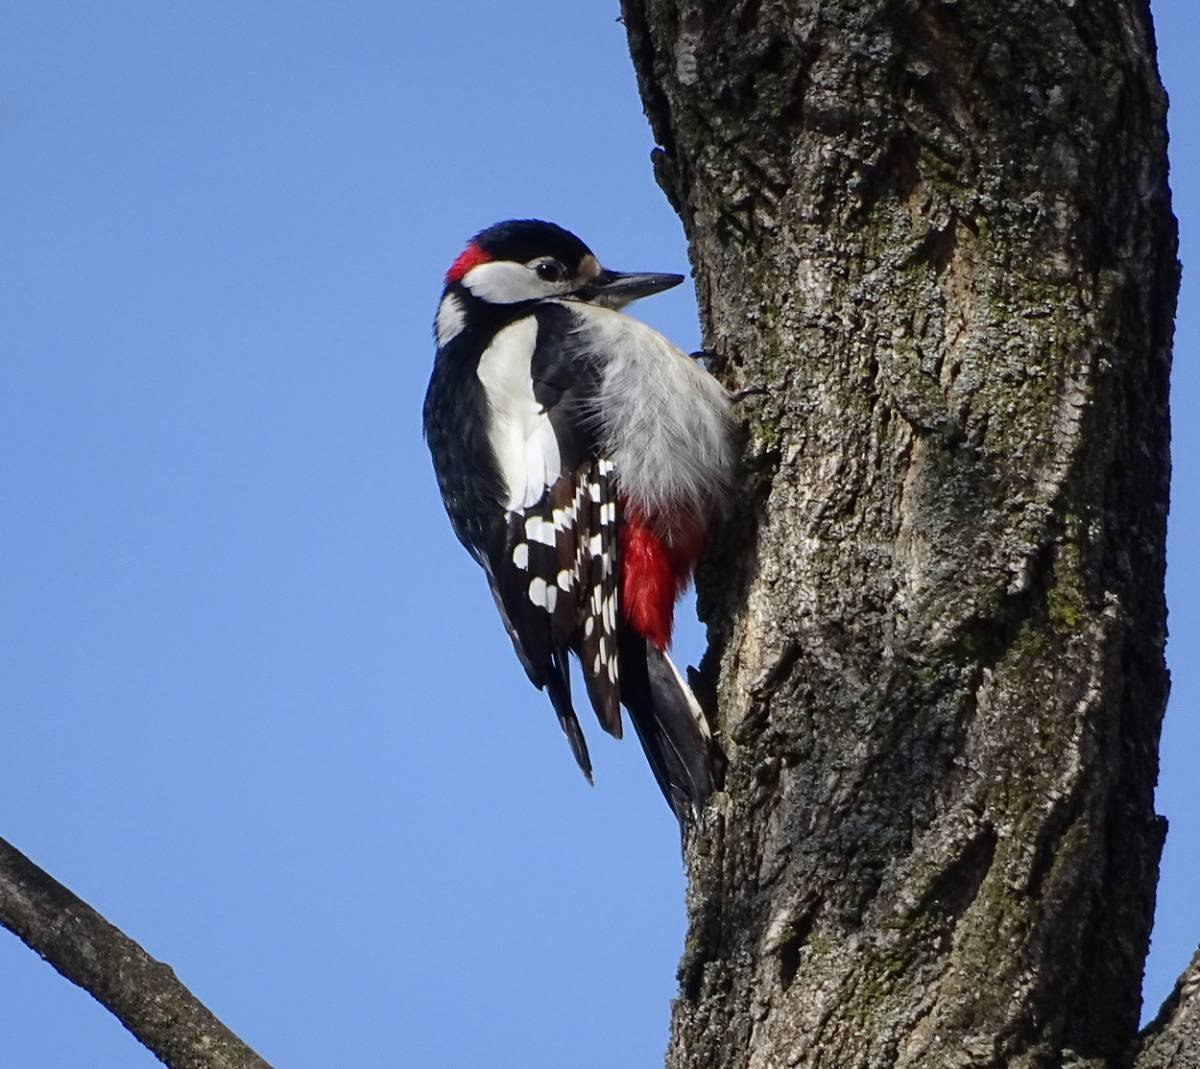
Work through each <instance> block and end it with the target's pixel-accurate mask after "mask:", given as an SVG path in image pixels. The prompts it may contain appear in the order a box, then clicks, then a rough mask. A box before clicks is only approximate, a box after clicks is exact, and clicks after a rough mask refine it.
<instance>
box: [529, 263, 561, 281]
mask: <svg viewBox="0 0 1200 1069" xmlns="http://www.w3.org/2000/svg"><path fill="white" fill-rule="evenodd" d="M534 270H535V271H536V272H537V277H538V278H540V279H541V280H542V281H543V282H561V281H562V280H563V279H564V278H566V277H567V269H566V268H565V267H563V265H562V264H560V263H559V262H558V261H557V260H543V261H542V262H541V263H539V264H538V265H537V266H536V267H535V268H534Z"/></svg>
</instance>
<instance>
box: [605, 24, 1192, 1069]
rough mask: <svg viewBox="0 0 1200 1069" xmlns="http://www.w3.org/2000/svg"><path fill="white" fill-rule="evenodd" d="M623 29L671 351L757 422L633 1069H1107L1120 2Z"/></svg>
mask: <svg viewBox="0 0 1200 1069" xmlns="http://www.w3.org/2000/svg"><path fill="white" fill-rule="evenodd" d="M622 7H623V13H624V19H625V23H626V27H627V30H628V33H629V39H630V44H631V50H632V54H633V58H634V63H635V66H636V68H637V73H638V79H639V85H640V88H641V92H642V98H643V100H644V102H645V106H646V110H647V113H648V115H649V117H650V121H651V124H652V126H653V129H654V133H655V137H656V139H657V141H658V144H659V145H660V146H661V148H660V149H658V150H656V152H655V163H656V171H657V174H658V178H659V181H660V184H661V185H662V186H663V188H664V190H665V191H666V193H667V196H668V197H669V198H670V200H671V202H672V204H673V205H674V206H675V208H676V209H677V210H678V212H679V213H680V215H681V217H682V219H683V222H684V226H685V228H686V230H687V234H688V237H689V239H690V242H691V250H692V256H693V264H694V268H695V273H696V280H697V289H698V293H699V300H700V308H701V315H702V319H703V325H704V329H705V332H706V344H707V348H708V349H709V350H711V351H712V352H714V353H715V354H717V356H718V358H719V359H723V360H724V371H723V374H724V376H725V380H726V382H727V383H728V384H729V385H730V386H731V387H735V388H746V387H761V388H762V391H763V392H761V393H755V394H751V395H749V396H746V397H745V398H744V399H743V400H742V401H741V403H740V407H741V409H742V415H743V416H744V417H745V421H746V429H747V433H746V449H745V465H746V479H745V496H744V499H743V500H742V501H741V503H740V506H739V508H738V510H737V513H736V517H735V521H734V522H731V523H730V524H729V525H728V530H727V532H726V535H725V537H724V541H723V542H722V543H721V544H719V545H718V546H716V547H715V548H714V551H713V554H712V558H711V560H710V562H709V564H708V566H707V567H706V568H705V569H704V570H703V571H702V574H701V577H700V583H699V589H700V606H701V614H702V616H703V617H704V618H705V619H706V620H707V621H708V623H709V625H710V637H711V639H712V647H711V649H710V651H709V655H708V657H707V658H706V661H705V665H704V674H705V675H707V676H708V677H710V678H711V679H712V682H713V686H714V687H715V691H716V704H717V707H718V710H719V712H718V718H719V722H720V727H721V730H722V737H723V744H724V746H725V748H726V751H727V754H728V757H729V770H728V775H727V780H726V789H725V792H724V793H723V794H722V795H719V796H718V798H717V799H716V802H715V803H714V805H713V806H712V807H710V811H709V814H708V815H707V817H706V819H705V822H704V824H703V826H702V827H701V828H699V829H698V831H697V832H696V833H695V834H694V835H693V836H692V838H691V840H690V842H689V845H688V859H689V865H690V886H689V892H688V906H689V914H690V931H689V935H688V940H687V947H686V951H685V954H684V958H683V961H682V963H681V966H680V994H679V998H678V1000H677V1001H676V1003H675V1009H674V1019H673V1024H672V1037H671V1045H670V1050H669V1054H668V1058H667V1062H668V1065H669V1066H672V1067H674V1069H684V1067H687V1069H701V1067H703V1069H716V1067H732V1066H748V1067H755V1069H776V1067H780V1069H781V1067H784V1066H856V1067H857V1066H892V1065H901V1066H942V1065H946V1066H951V1065H952V1066H1043V1065H1044V1066H1059V1065H1081V1064H1093V1065H1097V1066H1100V1065H1105V1066H1107V1065H1113V1066H1116V1065H1122V1064H1127V1063H1128V1061H1129V1060H1130V1059H1132V1058H1134V1057H1135V1054H1136V1044H1137V1036H1136V1033H1137V1023H1138V1012H1139V1006H1140V986H1141V975H1142V962H1143V958H1144V956H1145V952H1146V948H1147V941H1148V935H1149V929H1150V922H1151V918H1152V914H1153V908H1154V888H1155V880H1156V875H1157V865H1158V856H1159V849H1160V846H1161V843H1162V837H1163V833H1164V825H1163V822H1162V821H1161V820H1160V819H1158V818H1156V816H1155V814H1154V808H1153V790H1154V783H1155V778H1156V774H1157V745H1158V737H1159V724H1160V720H1161V717H1162V712H1163V707H1164V703H1165V700H1166V695H1167V673H1166V668H1165V664H1164V660H1163V647H1164V641H1165V635H1166V627H1165V620H1166V609H1165V603H1164V598H1163V562H1164V533H1165V520H1166V509H1167V493H1168V475H1169V459H1168V413H1167V384H1168V371H1169V361H1170V345H1171V323H1172V316H1173V311H1174V303H1175V296H1176V291H1177V285H1178V265H1177V262H1176V234H1175V222H1174V219H1173V217H1172V215H1171V210H1170V199H1169V193H1168V189H1167V182H1166V173H1167V162H1166V131H1165V107H1166V103H1165V98H1164V94H1163V92H1162V89H1161V87H1160V84H1159V81H1158V77H1157V73H1156V69H1155V64H1154V46H1153V36H1152V29H1151V25H1150V16H1149V11H1148V8H1147V4H1146V2H1145V0H908V2H903V0H890V2H889V0H740V2H729V3H715V2H707V0H623V4H622ZM1192 986H1193V987H1195V986H1198V985H1192ZM1183 1002H1184V1003H1185V1004H1186V1003H1187V998H1186V995H1185V997H1184V999H1183ZM1182 1016H1184V1017H1187V1019H1189V1020H1190V1019H1191V1018H1190V1017H1188V1016H1187V1014H1182ZM1192 1016H1194V1013H1193V1014H1192ZM1172 1019H1174V1018H1172ZM1160 1028H1162V1029H1169V1028H1170V1022H1169V1021H1166V1020H1164V1022H1163V1024H1162V1025H1161V1026H1160ZM1160 1038H1161V1037H1160ZM1152 1047H1155V1044H1154V1043H1147V1045H1146V1047H1145V1049H1146V1050H1147V1051H1149V1050H1150V1049H1151V1048H1152ZM1155 1049H1159V1050H1161V1049H1163V1048H1161V1046H1159V1047H1156V1048H1155ZM1184 1056H1185V1057H1186V1055H1184ZM1192 1056H1193V1057H1197V1056H1198V1055H1196V1053H1195V1052H1194V1051H1193V1054H1192ZM1147 1064H1149V1063H1147ZM1155 1064H1175V1065H1183V1064H1195V1063H1194V1062H1185V1061H1179V1060H1176V1061H1174V1062H1163V1061H1160V1062H1157V1063H1155Z"/></svg>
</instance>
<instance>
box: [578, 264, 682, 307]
mask: <svg viewBox="0 0 1200 1069" xmlns="http://www.w3.org/2000/svg"><path fill="white" fill-rule="evenodd" d="M683 278H684V276H683V275H660V274H650V273H646V272H643V273H640V274H639V273H633V272H629V273H626V272H624V271H601V272H600V274H599V275H597V276H596V279H595V281H593V282H589V283H588V284H587V285H586V286H585V287H584V288H583V289H582V290H580V291H579V296H580V297H581V298H582V299H583V300H585V301H591V302H593V303H595V304H603V305H607V306H608V307H609V308H620V307H621V306H622V305H626V304H628V303H629V302H630V301H636V300H637V299H638V298H639V297H649V296H650V294H652V293H662V291H663V290H669V289H672V288H673V287H675V286H678V285H679V283H681V282H682V281H683Z"/></svg>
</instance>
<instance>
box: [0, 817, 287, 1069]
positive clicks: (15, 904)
mask: <svg viewBox="0 0 1200 1069" xmlns="http://www.w3.org/2000/svg"><path fill="white" fill-rule="evenodd" d="M0 924H2V925H3V926H4V927H5V928H7V929H8V930H9V931H11V932H12V933H13V934H14V935H16V936H17V937H18V938H20V939H21V941H22V942H24V943H25V944H26V946H28V947H29V948H30V949H31V950H33V951H36V952H37V953H38V954H39V955H40V956H41V957H42V958H44V959H45V960H46V961H48V962H49V963H50V964H51V965H53V966H54V968H55V969H57V970H58V971H59V972H60V973H61V974H62V975H63V976H65V977H66V978H67V979H68V980H70V981H71V982H72V983H74V984H78V985H79V986H80V987H82V988H83V989H84V990H85V991H87V992H88V993H89V994H90V995H92V996H93V997H94V998H95V999H96V1000H97V1001H98V1002H100V1003H101V1005H103V1006H105V1007H106V1008H107V1009H109V1010H110V1011H111V1012H112V1013H113V1014H114V1015H116V1017H117V1019H118V1020H119V1021H120V1022H121V1023H122V1024H123V1025H124V1026H125V1027H126V1028H128V1029H129V1031H130V1032H132V1033H133V1034H134V1036H135V1037H137V1039H138V1040H139V1041H141V1042H142V1043H143V1044H145V1046H146V1047H148V1048H149V1049H150V1051H151V1052H152V1053H153V1054H154V1055H155V1056H156V1057H158V1059H159V1060H160V1061H162V1062H163V1063H164V1064H165V1065H169V1066H171V1069H270V1066H268V1064H267V1063H266V1062H265V1061H263V1059H262V1058H260V1057H259V1056H258V1055H257V1054H255V1053H254V1051H252V1050H251V1049H250V1048H249V1047H248V1046H246V1044H245V1043H243V1042H242V1041H241V1040H240V1039H238V1037H237V1036H235V1035H234V1034H233V1033H232V1032H231V1031H229V1029H228V1028H226V1027H225V1025H223V1024H222V1023H221V1022H220V1021H218V1020H217V1018H216V1017H214V1016H213V1014H212V1013H211V1012H210V1011H209V1010H208V1009H207V1007H205V1006H204V1005H203V1004H202V1003H201V1002H200V1001H198V1000H197V999H196V997H195V996H194V995H193V994H192V993H191V992H190V991H189V990H188V989H187V988H186V987H184V986H183V984H181V983H180V982H179V980H178V978H177V977H176V976H175V973H174V972H173V971H172V969H171V967H170V966H169V965H164V964H163V963H162V962H160V961H155V960H154V958H152V957H150V955H149V954H147V953H146V952H145V951H144V950H143V949H142V948H141V947H140V946H138V945H137V943H135V942H134V941H133V940H132V939H130V938H129V937H128V936H126V935H125V934H124V933H123V932H121V931H119V930H118V929H117V928H114V927H113V926H112V925H111V924H109V923H108V921H106V920H105V919H104V918H103V917H102V916H100V914H99V913H97V912H96V911H95V910H94V909H92V908H91V906H89V905H88V904H87V903H86V902H84V901H83V900H82V899H80V898H78V897H77V896H76V895H74V894H72V893H71V892H70V891H68V890H67V888H65V887H64V886H63V885H62V884H60V883H59V882H58V881H57V880H55V879H54V878H53V877H52V876H50V875H48V874H47V873H45V872H43V871H42V870H41V869H40V868H38V866H37V865H35V864H34V863H33V862H32V861H30V860H29V858H27V857H26V856H25V855H24V854H22V853H21V852H20V851H19V850H17V849H16V848H15V847H13V846H12V845H10V844H9V843H7V842H5V841H4V840H3V839H0Z"/></svg>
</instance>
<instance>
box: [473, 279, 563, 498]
mask: <svg viewBox="0 0 1200 1069" xmlns="http://www.w3.org/2000/svg"><path fill="white" fill-rule="evenodd" d="M475 270H478V268H476V269H475ZM537 329H538V328H537V320H536V319H535V318H534V317H533V316H525V317H524V318H522V319H518V320H517V321H516V322H515V323H510V324H509V325H508V326H507V327H505V328H504V329H503V330H501V331H499V332H497V334H496V336H495V337H494V338H493V339H492V343H491V345H489V346H488V347H487V348H486V349H485V350H484V352H483V356H482V357H480V360H479V368H478V370H477V371H476V374H477V375H478V376H479V381H480V382H482V383H483V392H484V393H485V394H486V395H487V399H488V410H489V411H488V417H489V419H488V441H489V442H490V443H491V446H492V452H493V453H494V454H495V457H496V462H497V464H498V465H499V467H500V474H501V476H502V477H503V478H504V484H505V487H506V489H507V490H508V502H507V504H506V506H505V507H506V508H508V509H510V510H512V509H526V508H529V507H530V506H531V505H533V504H535V503H536V502H537V501H538V499H539V498H540V497H541V496H542V494H544V493H545V492H546V488H547V487H548V486H550V485H552V484H553V483H554V482H555V481H556V480H557V479H558V477H559V475H560V474H561V473H562V461H561V459H560V457H559V452H558V439H557V438H556V437H555V436H554V428H553V427H552V426H551V424H550V418H549V416H548V415H547V414H546V411H545V409H544V408H542V406H541V405H540V404H538V402H537V399H536V398H535V397H534V396H533V373H532V370H531V366H530V365H531V360H532V357H533V350H534V347H535V345H536V344H537Z"/></svg>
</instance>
